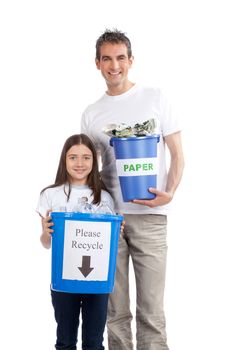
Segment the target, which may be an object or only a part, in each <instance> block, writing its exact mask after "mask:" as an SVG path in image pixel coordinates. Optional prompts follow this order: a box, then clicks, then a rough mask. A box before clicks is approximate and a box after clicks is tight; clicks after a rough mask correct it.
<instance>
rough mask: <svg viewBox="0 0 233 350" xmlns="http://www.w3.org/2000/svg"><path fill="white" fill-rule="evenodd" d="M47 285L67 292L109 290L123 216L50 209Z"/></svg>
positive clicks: (113, 274)
mask: <svg viewBox="0 0 233 350" xmlns="http://www.w3.org/2000/svg"><path fill="white" fill-rule="evenodd" d="M51 219H52V221H53V223H54V226H53V229H54V233H53V234H52V269H51V272H52V273H51V288H52V289H53V290H55V291H61V292H68V293H85V294H89V293H91V294H100V293H111V292H112V291H113V288H114V279H115V270H116V259H117V251H118V239H119V233H120V227H121V222H122V220H123V216H121V215H109V214H106V215H105V214H88V213H74V212H52V213H51Z"/></svg>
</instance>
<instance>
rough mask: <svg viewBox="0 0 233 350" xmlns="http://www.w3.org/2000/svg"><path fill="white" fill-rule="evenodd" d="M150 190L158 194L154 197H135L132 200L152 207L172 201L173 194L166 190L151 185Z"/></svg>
mask: <svg viewBox="0 0 233 350" xmlns="http://www.w3.org/2000/svg"><path fill="white" fill-rule="evenodd" d="M149 191H150V192H151V193H154V194H156V197H155V198H154V199H134V200H133V201H132V202H133V203H135V204H141V205H146V206H148V207H150V208H154V207H158V206H160V205H165V204H168V203H169V202H171V200H172V197H173V196H172V194H170V193H168V192H164V191H159V190H157V189H156V188H153V187H150V188H149Z"/></svg>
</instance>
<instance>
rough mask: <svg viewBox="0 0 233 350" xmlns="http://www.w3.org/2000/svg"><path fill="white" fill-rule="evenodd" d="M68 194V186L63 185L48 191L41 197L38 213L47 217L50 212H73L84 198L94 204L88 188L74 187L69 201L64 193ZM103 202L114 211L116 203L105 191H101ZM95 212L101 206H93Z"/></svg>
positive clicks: (84, 186)
mask: <svg viewBox="0 0 233 350" xmlns="http://www.w3.org/2000/svg"><path fill="white" fill-rule="evenodd" d="M64 188H66V193H68V186H67V185H66V186H65V185H61V186H57V187H53V188H48V189H46V190H45V191H44V192H43V193H42V194H41V195H40V197H39V200H38V204H37V208H36V211H37V212H38V213H39V214H40V215H41V216H42V217H45V216H46V213H47V211H48V210H52V211H58V212H59V211H73V209H74V208H75V207H77V205H78V200H79V199H80V198H82V197H87V199H88V203H89V204H92V201H93V195H92V190H91V189H90V188H89V187H88V186H86V185H83V186H77V185H72V187H71V193H70V198H69V200H68V201H67V196H66V194H65V192H64ZM101 202H106V204H107V205H108V206H109V207H110V208H111V209H112V210H113V211H114V202H113V199H112V197H111V196H110V194H109V193H108V192H106V191H104V190H102V191H101ZM92 206H93V209H94V211H95V210H96V209H97V208H98V206H99V205H96V204H92Z"/></svg>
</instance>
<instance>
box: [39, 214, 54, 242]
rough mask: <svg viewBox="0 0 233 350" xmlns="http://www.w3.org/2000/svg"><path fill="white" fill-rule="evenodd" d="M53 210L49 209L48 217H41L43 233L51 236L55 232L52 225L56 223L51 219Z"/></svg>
mask: <svg viewBox="0 0 233 350" xmlns="http://www.w3.org/2000/svg"><path fill="white" fill-rule="evenodd" d="M51 211H52V210H48V211H47V213H46V217H45V218H42V219H41V223H42V234H44V235H45V236H48V237H49V236H50V235H51V234H52V233H53V229H51V227H52V226H53V225H54V223H53V222H52V221H51V217H50V215H49V214H50V213H51Z"/></svg>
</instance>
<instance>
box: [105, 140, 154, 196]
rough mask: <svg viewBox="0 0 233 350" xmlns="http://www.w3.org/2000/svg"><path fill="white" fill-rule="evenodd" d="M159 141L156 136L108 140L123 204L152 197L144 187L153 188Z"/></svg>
mask: <svg viewBox="0 0 233 350" xmlns="http://www.w3.org/2000/svg"><path fill="white" fill-rule="evenodd" d="M159 140H160V137H159V135H151V136H140V137H125V138H118V137H112V138H111V139H110V145H111V146H112V147H113V149H114V154H115V158H116V168H117V175H118V177H119V181H120V186H121V192H122V197H123V201H124V202H128V201H131V200H133V199H152V198H155V195H154V194H153V193H150V192H149V191H148V188H149V187H155V188H156V187H157V173H158V158H157V143H158V142H159Z"/></svg>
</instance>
